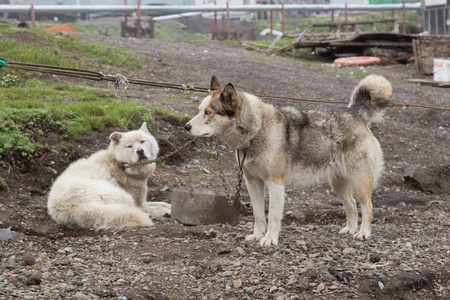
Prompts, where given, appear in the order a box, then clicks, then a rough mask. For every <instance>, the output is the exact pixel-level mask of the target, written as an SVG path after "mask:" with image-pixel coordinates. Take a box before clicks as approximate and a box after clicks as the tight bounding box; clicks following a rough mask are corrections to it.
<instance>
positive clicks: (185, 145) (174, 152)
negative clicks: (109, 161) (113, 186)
mask: <svg viewBox="0 0 450 300" xmlns="http://www.w3.org/2000/svg"><path fill="white" fill-rule="evenodd" d="M197 139H198V138H197V137H196V138H193V139H192V140H190V141H188V142H187V143H186V144H184V145H183V146H181V147H180V148H177V149H175V150H173V151H172V152H170V153H167V154H166V155H163V156H160V157H157V158H155V159H152V160H142V161H138V162H135V163H132V164H127V163H124V164H123V166H124V167H125V168H130V167H135V166H143V165H148V164H152V163H155V162H158V161H161V160H164V159H166V158H168V157H170V156H172V155H175V154H178V153H179V152H181V151H183V150H184V149H186V148H187V147H188V146H189V145H192V144H193V143H195V142H196V141H197Z"/></svg>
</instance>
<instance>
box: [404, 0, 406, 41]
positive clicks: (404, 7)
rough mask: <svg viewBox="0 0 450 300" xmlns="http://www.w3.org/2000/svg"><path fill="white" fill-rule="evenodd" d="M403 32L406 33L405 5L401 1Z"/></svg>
mask: <svg viewBox="0 0 450 300" xmlns="http://www.w3.org/2000/svg"><path fill="white" fill-rule="evenodd" d="M403 34H406V6H405V2H403Z"/></svg>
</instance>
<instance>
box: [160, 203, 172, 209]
mask: <svg viewBox="0 0 450 300" xmlns="http://www.w3.org/2000/svg"><path fill="white" fill-rule="evenodd" d="M157 203H158V205H159V206H163V207H165V208H168V209H172V205H171V204H169V203H166V202H157Z"/></svg>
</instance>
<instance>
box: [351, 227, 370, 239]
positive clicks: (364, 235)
mask: <svg viewBox="0 0 450 300" xmlns="http://www.w3.org/2000/svg"><path fill="white" fill-rule="evenodd" d="M353 238H354V239H357V240H368V239H369V238H370V230H366V229H363V228H361V230H360V231H359V232H358V233H357V234H355V235H354V236H353Z"/></svg>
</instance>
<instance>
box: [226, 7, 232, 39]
mask: <svg viewBox="0 0 450 300" xmlns="http://www.w3.org/2000/svg"><path fill="white" fill-rule="evenodd" d="M230 31H231V28H230V6H229V4H228V1H227V40H230V39H231V32H230Z"/></svg>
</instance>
